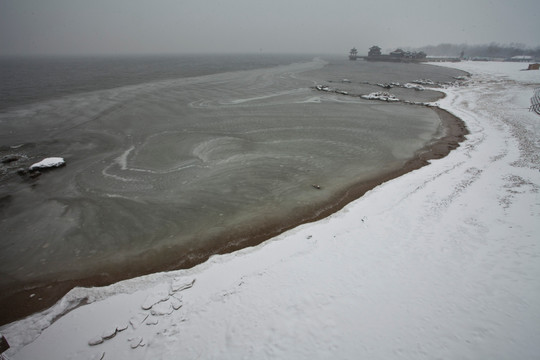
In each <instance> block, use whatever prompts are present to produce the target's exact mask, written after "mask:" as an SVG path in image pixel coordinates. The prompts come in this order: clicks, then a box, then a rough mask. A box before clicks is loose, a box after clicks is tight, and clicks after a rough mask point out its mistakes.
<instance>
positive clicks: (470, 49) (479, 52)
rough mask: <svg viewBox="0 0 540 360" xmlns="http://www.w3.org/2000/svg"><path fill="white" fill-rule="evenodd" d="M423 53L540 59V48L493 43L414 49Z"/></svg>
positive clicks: (430, 46)
mask: <svg viewBox="0 0 540 360" xmlns="http://www.w3.org/2000/svg"><path fill="white" fill-rule="evenodd" d="M414 50H416V51H423V52H425V53H426V54H428V55H431V56H454V57H459V56H460V55H461V54H463V56H465V57H490V58H511V57H512V56H519V55H528V56H532V57H540V46H537V47H535V48H529V47H527V46H525V45H524V44H519V43H511V44H508V45H503V44H499V43H495V42H492V43H490V44H483V45H468V44H448V43H443V44H439V45H428V46H423V47H419V48H416V49H414Z"/></svg>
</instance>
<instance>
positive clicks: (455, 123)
mask: <svg viewBox="0 0 540 360" xmlns="http://www.w3.org/2000/svg"><path fill="white" fill-rule="evenodd" d="M411 106H416V105H411ZM432 109H433V111H435V112H436V113H437V115H438V116H439V118H440V120H441V123H442V126H443V127H444V134H445V135H444V136H443V137H441V138H440V139H438V140H437V141H435V142H433V143H431V144H429V145H428V146H426V147H424V148H423V149H421V150H419V151H418V152H417V154H416V156H415V157H414V158H413V159H411V160H409V161H407V162H406V163H405V165H404V166H403V167H401V168H400V169H398V170H395V171H392V172H389V173H387V174H384V175H382V176H378V177H376V178H373V179H370V180H367V181H361V182H359V183H357V184H355V185H354V186H351V187H350V188H348V189H346V190H344V191H342V192H341V193H338V194H336V196H334V197H333V198H331V199H329V200H328V202H327V204H326V205H325V206H322V207H320V206H318V207H316V208H315V207H314V208H311V209H307V210H308V211H306V212H304V213H303V214H304V215H303V216H299V217H295V216H291V217H289V218H288V221H287V222H279V223H275V222H274V223H273V222H271V221H269V222H268V223H267V224H266V225H265V226H262V227H259V228H256V229H248V230H247V231H246V230H239V231H234V230H233V231H228V232H227V235H225V238H224V235H223V234H219V235H218V236H219V238H220V241H219V243H221V244H224V245H222V246H219V247H216V246H212V247H206V248H200V249H197V251H193V252H191V253H190V256H189V257H182V258H181V260H180V261H178V254H177V253H175V252H174V251H171V252H169V253H168V256H166V257H164V255H163V253H160V254H157V253H155V254H152V253H150V254H146V258H145V261H143V262H141V265H142V264H143V263H144V264H146V265H145V266H140V267H137V266H136V267H134V268H136V269H137V270H135V271H134V270H133V267H131V269H122V268H120V269H118V268H116V269H112V268H110V269H107V268H104V269H103V272H102V273H101V274H100V275H97V276H91V277H87V278H82V279H77V280H68V281H59V282H53V283H48V284H46V285H42V284H38V283H36V284H29V285H27V286H26V287H25V289H23V290H17V291H14V292H12V293H10V294H4V296H2V298H1V299H0V308H1V309H2V312H1V313H0V324H6V323H9V322H12V321H14V320H17V319H20V318H23V317H25V316H28V315H30V314H32V313H35V312H38V311H41V310H44V309H46V308H48V307H50V306H51V305H53V304H54V303H55V302H56V301H58V300H59V299H60V298H61V297H62V296H64V295H65V294H66V293H67V292H68V291H69V290H70V289H72V288H74V287H76V286H83V287H92V286H104V285H108V284H112V283H114V282H117V281H120V280H124V279H128V278H132V277H136V276H140V275H144V274H149V273H153V272H158V271H167V270H176V269H186V268H190V267H193V266H195V265H197V264H200V263H202V262H204V261H205V260H206V259H208V258H209V257H210V256H212V255H214V254H223V253H229V252H233V251H235V250H239V249H242V248H246V247H249V246H255V245H257V244H260V243H262V242H263V241H265V240H268V239H270V238H272V237H274V236H276V235H279V234H280V233H282V232H284V231H286V230H289V229H292V228H294V227H296V226H299V225H301V224H304V223H308V222H313V221H317V220H320V219H323V218H325V217H327V216H328V215H330V214H332V213H334V212H336V211H338V210H340V209H342V208H343V207H344V206H346V205H347V204H348V203H350V202H352V201H354V200H356V199H358V198H359V197H361V196H362V195H363V194H365V193H366V192H367V191H369V190H370V189H373V188H374V187H376V186H378V185H380V184H382V183H384V182H386V181H389V180H391V179H394V178H396V177H399V176H401V175H403V174H406V173H408V172H410V171H413V170H415V169H418V168H420V167H422V166H425V165H427V164H428V161H429V160H430V159H439V158H442V157H444V156H446V155H447V154H448V153H449V152H450V151H451V150H452V149H455V148H456V147H458V146H459V143H460V142H461V141H463V140H464V138H465V135H466V134H468V131H467V128H466V127H465V124H464V123H463V122H462V121H461V120H460V119H458V118H456V117H455V116H453V115H452V114H450V113H448V112H446V111H444V110H441V109H438V108H432ZM313 191H324V188H322V189H320V190H318V189H315V188H314V189H313ZM305 214H309V215H308V216H305ZM211 243H212V244H217V243H218V242H216V241H212V242H211ZM151 264H153V265H151Z"/></svg>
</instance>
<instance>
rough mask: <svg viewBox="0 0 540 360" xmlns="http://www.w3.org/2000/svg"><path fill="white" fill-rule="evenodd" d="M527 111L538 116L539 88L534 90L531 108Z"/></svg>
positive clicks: (539, 103)
mask: <svg viewBox="0 0 540 360" xmlns="http://www.w3.org/2000/svg"><path fill="white" fill-rule="evenodd" d="M529 110H530V111H534V112H535V113H537V114H538V115H540V87H539V88H536V89H534V95H533V97H532V98H531V107H530V108H529Z"/></svg>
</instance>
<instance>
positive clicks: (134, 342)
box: [129, 336, 144, 349]
mask: <svg viewBox="0 0 540 360" xmlns="http://www.w3.org/2000/svg"><path fill="white" fill-rule="evenodd" d="M129 346H130V347H131V348H132V349H136V348H138V347H139V346H144V342H143V338H142V337H141V336H137V337H134V338H132V339H130V340H129Z"/></svg>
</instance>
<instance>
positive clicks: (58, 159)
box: [30, 157, 66, 170]
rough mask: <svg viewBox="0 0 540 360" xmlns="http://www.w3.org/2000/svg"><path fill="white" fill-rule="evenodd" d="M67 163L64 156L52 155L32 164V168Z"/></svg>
mask: <svg viewBox="0 0 540 360" xmlns="http://www.w3.org/2000/svg"><path fill="white" fill-rule="evenodd" d="M65 164H66V162H65V160H64V158H61V157H50V158H45V159H43V160H41V161H40V162H37V163H35V164H32V165H30V170H37V169H47V168H53V167H60V166H64V165H65Z"/></svg>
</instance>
